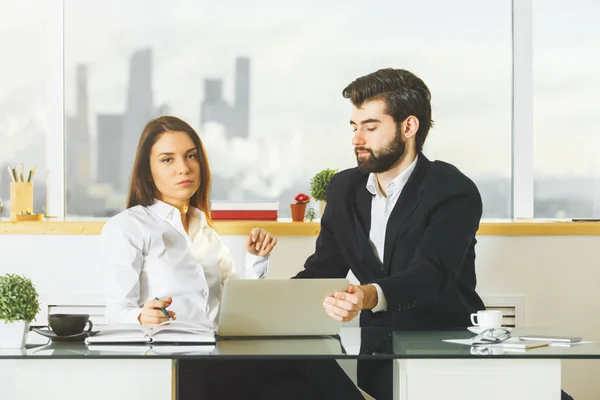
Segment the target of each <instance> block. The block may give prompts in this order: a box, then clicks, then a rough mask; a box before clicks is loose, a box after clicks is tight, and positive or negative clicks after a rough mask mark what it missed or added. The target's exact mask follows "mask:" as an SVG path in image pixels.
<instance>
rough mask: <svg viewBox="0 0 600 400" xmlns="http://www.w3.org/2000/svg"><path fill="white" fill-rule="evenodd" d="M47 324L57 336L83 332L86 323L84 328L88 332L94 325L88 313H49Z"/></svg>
mask: <svg viewBox="0 0 600 400" xmlns="http://www.w3.org/2000/svg"><path fill="white" fill-rule="evenodd" d="M48 324H49V325H50V329H52V331H53V332H54V333H56V335H57V336H71V335H77V334H78V333H81V332H83V330H84V329H85V327H86V325H89V327H88V328H87V330H86V332H89V331H91V330H92V327H93V326H94V324H93V323H92V321H90V316H89V315H88V314H50V315H48Z"/></svg>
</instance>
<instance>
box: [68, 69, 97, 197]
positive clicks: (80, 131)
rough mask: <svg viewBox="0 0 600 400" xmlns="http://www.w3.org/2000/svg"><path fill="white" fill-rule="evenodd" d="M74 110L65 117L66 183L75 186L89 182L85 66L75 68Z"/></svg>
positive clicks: (88, 136) (86, 78) (88, 132)
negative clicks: (73, 113) (73, 112)
mask: <svg viewBox="0 0 600 400" xmlns="http://www.w3.org/2000/svg"><path fill="white" fill-rule="evenodd" d="M76 81H77V84H76V98H75V99H76V105H75V106H76V111H75V115H72V116H68V117H67V118H66V135H65V142H66V167H67V170H66V171H65V175H66V179H67V180H66V184H67V186H71V187H76V186H80V185H86V184H89V183H90V151H91V149H90V131H89V125H88V112H89V109H88V88H87V86H88V74H87V67H86V66H85V65H83V64H79V65H77V69H76Z"/></svg>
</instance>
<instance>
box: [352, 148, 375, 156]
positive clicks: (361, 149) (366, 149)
mask: <svg viewBox="0 0 600 400" xmlns="http://www.w3.org/2000/svg"><path fill="white" fill-rule="evenodd" d="M359 151H366V152H368V153H370V154H371V155H373V150H371V149H369V148H367V147H355V148H354V154H358V152H359Z"/></svg>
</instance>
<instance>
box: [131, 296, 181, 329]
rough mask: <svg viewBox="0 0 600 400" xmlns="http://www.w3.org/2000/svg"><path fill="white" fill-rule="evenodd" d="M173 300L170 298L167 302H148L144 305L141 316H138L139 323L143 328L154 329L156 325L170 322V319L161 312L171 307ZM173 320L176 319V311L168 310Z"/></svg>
mask: <svg viewBox="0 0 600 400" xmlns="http://www.w3.org/2000/svg"><path fill="white" fill-rule="evenodd" d="M172 302H173V299H172V298H171V297H168V298H167V299H166V300H148V301H146V302H145V303H144V308H142V312H141V314H140V315H139V316H138V321H140V324H142V325H143V326H147V327H148V328H154V327H155V326H156V325H158V324H161V323H163V322H165V321H167V320H168V318H167V317H166V316H165V314H163V312H162V311H161V310H160V309H161V308H163V307H164V308H167V307H169V306H170V305H171V303H172ZM167 312H168V313H169V315H170V316H171V319H177V318H175V311H169V310H167Z"/></svg>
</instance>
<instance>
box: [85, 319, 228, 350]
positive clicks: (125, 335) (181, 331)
mask: <svg viewBox="0 0 600 400" xmlns="http://www.w3.org/2000/svg"><path fill="white" fill-rule="evenodd" d="M215 342H216V340H215V332H214V331H213V330H212V329H210V328H208V327H206V326H203V325H198V324H194V323H191V322H185V321H165V322H163V323H162V324H159V325H157V326H156V327H154V328H153V329H150V328H148V327H145V326H142V325H140V324H135V323H133V324H115V325H107V326H105V327H102V328H101V329H99V331H98V333H96V334H95V335H94V336H90V337H87V338H86V339H85V343H86V344H116V343H127V344H133V343H138V344H148V343H151V344H161V343H167V344H168V343H171V344H173V343H197V344H214V343H215Z"/></svg>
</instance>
